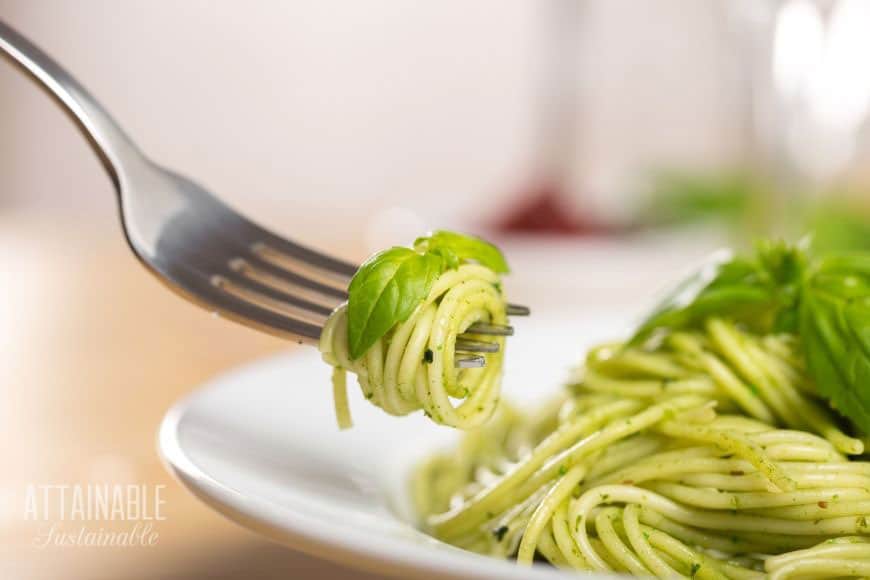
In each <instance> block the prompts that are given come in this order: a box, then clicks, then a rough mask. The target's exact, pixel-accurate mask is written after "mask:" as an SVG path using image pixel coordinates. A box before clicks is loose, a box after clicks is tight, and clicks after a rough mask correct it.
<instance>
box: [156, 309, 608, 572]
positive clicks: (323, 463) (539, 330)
mask: <svg viewBox="0 0 870 580" xmlns="http://www.w3.org/2000/svg"><path fill="white" fill-rule="evenodd" d="M566 320H567V321H571V322H570V323H566V322H564V321H566ZM517 326H518V329H517V335H516V336H515V337H513V338H512V339H511V340H510V342H509V346H508V349H509V350H508V353H507V363H506V367H507V368H506V376H505V385H504V388H505V391H506V393H507V396H508V397H509V399H510V400H514V401H520V402H527V401H543V400H546V398H547V397H548V396H549V395H550V394H552V393H554V392H556V390H557V389H558V385H559V384H560V382H561V381H562V379H563V378H564V376H565V374H566V372H567V370H568V369H569V367H571V366H572V365H574V364H576V362H577V361H578V360H580V357H581V356H582V353H583V352H584V350H585V349H586V347H588V346H589V345H590V344H591V343H592V342H593V341H595V340H600V339H606V338H612V337H614V336H619V335H620V334H621V331H622V330H623V328H624V327H623V326H622V324H620V322H619V318H614V317H612V316H600V315H599V316H596V317H595V318H594V319H591V318H590V317H589V316H588V315H586V316H582V317H581V316H579V315H578V316H574V315H565V316H563V317H562V318H561V321H560V320H558V319H550V320H547V317H546V316H543V315H539V314H537V313H536V314H535V317H534V320H532V319H529V320H524V321H518V323H517ZM328 377H329V369H328V368H327V367H326V366H325V365H324V364H323V363H322V362H321V361H320V358H319V355H318V353H317V352H315V351H314V350H313V349H309V350H306V351H302V350H300V351H298V352H293V353H291V354H288V355H284V356H279V357H275V358H272V359H268V360H264V361H261V362H256V363H253V364H250V365H248V366H245V367H242V368H240V369H238V370H235V371H232V372H229V373H227V374H225V375H223V376H220V377H218V378H216V379H214V380H212V381H210V382H208V383H207V384H206V385H204V386H203V387H202V388H200V389H199V390H197V391H196V392H194V393H193V394H192V395H191V396H189V397H187V398H186V399H184V400H183V401H181V402H179V403H178V404H176V405H175V407H173V408H172V409H171V410H170V411H169V413H168V414H167V415H166V417H165V419H164V421H163V424H162V426H161V428H160V437H159V444H160V450H161V453H162V454H163V457H164V459H165V461H166V463H167V464H168V466H169V468H170V470H171V471H172V472H173V473H174V474H175V475H176V476H177V477H178V478H179V479H180V480H181V482H182V483H183V484H184V485H185V486H187V487H188V488H189V489H190V490H191V491H192V492H193V493H194V494H196V495H197V496H198V497H199V498H200V499H202V500H203V501H204V502H206V503H207V504H208V505H210V506H211V507H213V508H214V509H216V510H218V511H220V512H221V513H223V514H224V515H226V516H228V517H229V518H231V519H233V520H235V521H236V522H238V523H240V524H241V525H243V526H245V527H248V528H250V529H252V530H255V531H257V532H259V533H262V534H264V535H266V536H268V537H269V538H271V539H273V540H276V541H278V542H281V543H284V544H287V545H288V546H291V547H293V548H295V549H298V550H301V551H304V552H308V553H311V554H314V555H316V556H320V557H323V558H327V559H330V560H335V561H340V562H341V563H343V564H344V565H346V566H352V567H358V568H362V569H366V570H370V571H376V572H379V573H383V574H391V575H396V576H401V577H403V578H409V577H420V578H423V577H425V578H433V577H437V578H460V577H461V578H493V579H495V578H498V579H499V580H504V579H511V578H516V579H524V580H525V579H534V578H542V579H545V578H554V577H564V576H562V575H561V574H560V573H559V572H557V571H556V570H554V569H551V568H548V567H544V566H540V567H535V568H534V569H533V570H529V569H526V568H520V567H518V566H516V565H515V564H512V563H509V562H504V561H499V560H496V559H492V558H486V557H483V556H478V555H476V554H472V553H468V552H465V551H462V550H459V549H457V548H454V547H452V546H448V545H446V544H444V543H441V542H439V541H436V540H434V539H432V538H430V537H428V536H426V535H425V534H423V533H421V532H419V531H418V530H417V529H416V528H415V526H414V517H413V513H411V510H410V507H409V501H408V497H407V481H408V475H409V470H410V469H411V468H412V467H413V466H414V464H415V462H416V461H418V460H419V459H420V458H422V457H424V456H425V455H426V454H427V453H430V452H431V451H433V450H434V449H437V448H438V447H439V446H443V445H450V444H451V442H453V441H455V440H456V437H457V433H456V432H454V431H452V430H450V429H447V428H444V427H437V426H435V425H433V424H431V423H430V422H429V421H428V420H427V419H425V418H424V417H422V416H421V415H419V414H416V415H414V416H410V417H403V418H396V417H391V416H388V415H387V414H385V413H383V412H382V411H381V410H380V409H377V408H375V407H374V406H372V405H370V404H369V403H368V402H367V401H365V400H364V399H363V398H362V396H361V395H360V394H359V389H358V388H354V389H352V393H351V409H352V412H353V416H354V423H355V426H354V428H353V429H351V430H349V431H343V432H341V431H339V430H338V428H337V427H336V424H335V418H334V415H333V409H332V394H331V389H330V387H329V380H328ZM354 385H355V382H354Z"/></svg>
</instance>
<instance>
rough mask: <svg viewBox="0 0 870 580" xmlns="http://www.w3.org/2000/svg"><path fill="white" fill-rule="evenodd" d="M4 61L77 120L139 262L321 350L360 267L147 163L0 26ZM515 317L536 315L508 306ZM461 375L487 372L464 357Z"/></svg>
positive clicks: (198, 296) (477, 360)
mask: <svg viewBox="0 0 870 580" xmlns="http://www.w3.org/2000/svg"><path fill="white" fill-rule="evenodd" d="M0 54H3V55H5V56H6V57H7V58H8V59H9V60H10V61H11V62H12V63H13V64H15V65H17V66H18V67H19V68H20V69H21V70H22V71H24V72H25V73H27V75H28V76H29V77H30V78H31V79H33V80H35V81H36V82H37V84H38V85H39V86H40V87H41V88H43V89H44V90H45V91H46V92H47V93H48V94H49V95H50V96H51V97H53V98H54V100H55V102H56V103H57V104H58V105H60V107H61V108H62V109H63V110H64V111H65V112H66V113H67V114H68V115H69V116H70V117H71V118H72V120H73V121H74V122H75V124H76V125H77V126H78V128H79V129H80V130H81V132H82V133H83V135H84V136H85V138H86V139H87V140H88V142H89V143H90V145H91V147H92V148H93V150H94V151H95V152H96V154H97V156H98V157H99V158H100V161H101V162H102V164H103V167H105V169H106V171H107V172H108V174H109V177H110V178H111V179H112V183H113V184H114V186H115V190H116V191H117V194H118V202H119V206H120V213H121V225H122V227H123V230H124V236H125V237H126V239H127V242H128V244H129V246H130V248H131V249H132V250H133V253H134V254H135V255H136V256H137V257H138V258H139V260H140V261H141V262H142V264H144V265H145V266H146V267H147V268H148V269H149V270H151V272H153V273H154V274H155V275H157V277H158V278H159V279H160V280H162V281H163V282H164V283H166V284H167V285H168V286H169V287H170V288H171V289H172V290H175V291H177V292H179V293H180V294H181V295H183V296H184V297H185V298H187V299H188V300H190V301H191V302H194V303H196V304H199V305H200V306H203V307H204V308H207V309H208V310H210V311H212V312H215V313H218V314H220V315H221V316H225V317H226V318H229V319H232V320H235V321H237V322H240V323H242V324H245V325H247V326H251V327H254V328H257V329H259V330H262V331H265V332H269V333H271V334H276V335H278V336H281V337H284V338H289V339H292V340H295V341H298V342H300V343H308V344H316V343H317V341H318V339H319V338H320V332H321V329H322V326H323V323H324V321H325V320H326V317H327V316H329V314H330V313H331V312H332V310H333V309H334V308H335V307H336V306H337V305H338V304H340V303H341V302H343V301H344V300H346V299H347V292H346V288H347V285H348V282H349V280H350V278H351V277H352V276H353V274H354V273H355V272H356V269H357V268H356V266H354V265H353V264H349V263H347V262H344V261H341V260H338V259H336V258H334V257H332V256H328V255H326V254H323V253H321V252H318V251H317V250H313V249H311V248H307V247H305V246H301V245H299V244H296V243H295V242H292V241H290V240H288V239H286V238H282V237H280V236H277V235H275V234H273V233H271V232H269V231H267V230H265V229H263V228H262V227H260V226H258V225H256V224H254V223H253V222H251V221H249V220H247V219H246V218H244V217H242V216H241V215H239V214H238V213H236V212H235V211H234V210H233V209H231V208H230V207H229V206H227V205H226V204H224V203H223V202H222V201H220V200H219V199H218V198H217V197H215V196H214V195H212V194H210V193H209V192H208V191H206V190H205V189H204V188H203V187H201V186H200V185H198V184H197V183H195V182H193V181H191V180H190V179H189V178H187V177H185V176H183V175H180V174H178V173H175V172H174V171H171V170H169V169H166V168H165V167H161V166H160V165H158V164H156V163H154V162H153V161H151V160H150V159H148V158H147V157H146V156H145V155H144V154H143V153H142V151H140V150H139V148H138V147H137V146H136V144H135V143H133V141H132V140H131V139H130V138H129V137H128V136H127V134H126V133H125V132H124V131H123V129H121V127H120V126H119V125H118V124H117V123H116V122H115V121H114V119H112V117H111V116H110V115H109V113H108V112H107V111H106V110H105V109H104V108H103V107H102V105H100V104H99V103H98V102H97V101H96V99H94V98H93V97H92V96H91V95H90V93H88V91H87V90H85V88H84V87H82V86H81V85H80V84H79V83H78V81H76V80H75V79H74V78H73V77H72V76H71V75H70V74H69V73H68V72H67V71H66V70H64V69H63V68H62V67H61V66H60V65H59V64H58V63H57V62H55V61H54V59H52V58H51V57H49V56H48V55H47V54H45V53H44V52H43V51H42V50H41V49H39V48H38V47H37V46H35V45H34V44H33V43H32V42H30V41H29V40H28V39H27V38H25V37H24V36H22V35H21V34H19V33H18V32H16V31H15V30H14V29H12V28H11V27H9V26H8V25H7V24H5V23H4V22H3V21H2V20H0ZM508 312H509V314H513V315H526V314H528V313H529V310H528V308H525V307H523V306H516V305H510V306H509V308H508ZM468 332H469V333H471V336H468V335H464V336H462V337H461V338H460V339H459V340H457V347H456V349H457V350H458V351H460V352H470V353H475V352H493V351H494V350H498V345H497V344H495V343H492V342H487V341H484V340H481V339H480V335H510V334H513V328H512V327H510V326H498V325H489V324H476V325H472V326H471V327H469V329H468ZM456 360H457V362H456V364H457V366H459V367H479V366H483V365H484V364H485V362H486V361H485V358H484V357H483V356H480V355H471V356H459V357H456Z"/></svg>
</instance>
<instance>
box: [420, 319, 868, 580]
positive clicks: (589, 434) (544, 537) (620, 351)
mask: <svg viewBox="0 0 870 580" xmlns="http://www.w3.org/2000/svg"><path fill="white" fill-rule="evenodd" d="M863 453H864V442H863V440H862V438H861V435H860V434H857V433H854V432H850V430H849V428H848V427H847V426H845V425H844V424H843V421H842V420H841V419H840V418H839V417H837V416H835V415H834V414H833V413H832V412H831V411H830V410H829V407H828V405H827V403H825V402H824V401H822V400H821V399H820V398H819V397H818V396H817V395H816V394H815V390H814V386H813V384H812V382H811V381H810V380H809V379H808V378H807V372H806V369H805V367H804V362H803V359H802V356H801V354H800V351H799V349H798V346H797V343H796V340H795V337H794V336H791V335H773V334H771V335H757V334H753V333H750V332H748V331H746V330H744V329H742V328H740V327H739V326H737V325H736V324H733V323H731V322H728V321H726V320H723V319H718V318H710V319H708V320H707V321H706V322H705V323H703V324H702V325H701V329H700V330H692V331H671V332H669V333H668V334H666V335H664V336H659V337H658V338H657V339H656V340H654V342H652V343H651V344H649V343H648V344H646V345H644V346H638V347H635V346H621V345H604V346H600V347H598V348H596V349H593V350H592V351H591V352H590V353H589V355H588V356H587V360H586V362H585V364H584V365H583V366H582V368H580V369H578V370H577V371H576V373H575V374H574V376H573V377H572V380H571V384H570V385H569V386H568V387H567V389H566V391H565V392H564V393H563V394H562V395H561V396H560V397H559V398H558V399H557V400H555V401H554V402H553V403H551V404H549V405H548V406H547V407H546V408H545V409H543V410H541V411H540V412H539V413H537V414H532V415H529V416H526V415H523V414H521V413H518V412H516V411H514V410H512V409H509V408H507V407H506V406H504V405H503V406H501V407H500V408H499V410H498V412H497V413H496V414H495V416H494V418H493V420H492V421H491V422H490V423H489V424H487V425H486V426H484V427H483V428H482V429H479V430H476V431H473V432H471V433H469V434H467V435H466V436H465V438H464V439H463V441H462V443H461V444H460V446H459V449H458V450H455V451H454V452H452V453H450V454H449V455H448V454H443V455H436V456H434V457H432V458H431V459H429V460H428V461H427V462H426V463H424V464H423V465H421V466H420V467H419V469H418V470H417V472H416V476H415V481H414V496H415V499H416V502H417V506H418V511H419V513H420V514H421V517H422V518H423V520H424V527H425V528H426V529H427V530H428V531H429V532H430V533H431V534H433V535H434V536H436V537H437V538H440V539H441V540H443V541H445V542H448V543H451V544H453V545H456V546H459V547H462V548H465V549H468V550H472V551H475V552H479V553H482V554H489V555H492V556H497V557H501V558H516V560H517V561H518V562H519V563H521V564H530V563H531V562H532V561H533V560H535V559H542V560H545V561H547V562H549V563H551V564H553V565H555V566H557V567H560V568H570V569H579V570H592V571H613V572H619V573H630V574H634V575H642V576H656V577H660V578H672V577H691V578H737V579H744V578H745V579H751V578H764V577H770V578H775V579H785V578H795V577H813V578H824V577H863V576H868V575H870V462H867V461H862V460H860V456H861V455H862V454H863Z"/></svg>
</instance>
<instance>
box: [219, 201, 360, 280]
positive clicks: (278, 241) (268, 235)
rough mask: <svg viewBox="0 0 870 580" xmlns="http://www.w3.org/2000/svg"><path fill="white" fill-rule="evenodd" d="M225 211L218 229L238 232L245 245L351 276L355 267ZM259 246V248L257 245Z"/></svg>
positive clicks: (232, 211) (226, 207) (235, 213)
mask: <svg viewBox="0 0 870 580" xmlns="http://www.w3.org/2000/svg"><path fill="white" fill-rule="evenodd" d="M219 203H221V204H222V205H224V207H225V209H226V210H227V211H225V212H221V214H222V215H221V216H220V218H219V219H220V222H221V223H220V224H219V227H221V229H224V231H230V232H238V233H241V234H242V235H241V236H240V240H244V241H245V242H246V245H247V244H252V245H253V246H254V247H256V248H260V249H261V248H262V247H268V248H271V249H272V250H274V251H275V252H278V253H280V254H286V255H287V256H290V257H292V258H295V259H296V260H298V261H300V262H303V263H305V264H308V265H309V266H311V267H313V268H317V269H319V270H322V271H325V272H332V273H336V274H340V275H342V276H353V275H354V273H355V272H356V269H357V267H356V266H354V265H353V264H350V263H348V262H345V261H344V260H339V259H337V258H333V257H332V256H329V255H327V254H324V253H322V252H318V251H317V250H313V249H311V248H308V247H306V246H302V245H300V244H297V243H295V242H291V241H290V240H287V239H285V238H282V237H281V236H278V235H276V234H273V233H272V232H270V231H269V230H267V229H266V228H264V227H262V226H259V225H257V224H255V223H254V222H252V221H250V220H248V219H247V218H245V217H243V216H242V215H240V214H239V213H237V212H236V211H235V210H234V209H232V208H230V207H229V206H226V204H223V202H219ZM257 244H259V246H258V245H257Z"/></svg>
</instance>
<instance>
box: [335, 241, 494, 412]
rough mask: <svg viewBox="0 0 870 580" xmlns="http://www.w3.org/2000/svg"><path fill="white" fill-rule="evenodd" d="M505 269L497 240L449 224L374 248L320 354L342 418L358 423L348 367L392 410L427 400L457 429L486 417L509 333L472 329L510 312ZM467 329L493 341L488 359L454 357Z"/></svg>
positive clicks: (426, 405) (371, 396)
mask: <svg viewBox="0 0 870 580" xmlns="http://www.w3.org/2000/svg"><path fill="white" fill-rule="evenodd" d="M507 271H508V267H507V263H506V262H505V260H504V256H503V255H502V254H501V252H500V251H499V250H498V249H497V248H496V247H495V246H493V245H492V244H490V243H489V242H486V241H484V240H482V239H480V238H476V237H473V236H468V235H464V234H457V233H455V232H447V231H436V232H433V233H431V234H429V235H427V236H425V237H422V238H418V239H417V240H416V241H415V242H414V246H413V248H406V247H398V246H397V247H393V248H390V249H388V250H385V251H383V252H379V253H377V254H375V255H374V256H372V257H371V258H369V259H368V260H367V261H366V263H365V264H363V265H362V267H360V269H359V271H358V272H357V273H356V275H355V276H354V277H353V280H351V283H350V287H349V289H348V300H347V302H345V303H344V304H342V305H340V306H339V307H338V308H336V309H335V310H334V311H333V313H332V314H331V316H330V317H329V319H328V320H327V321H326V324H325V325H324V328H323V331H322V333H321V336H320V351H321V354H322V356H323V360H324V361H325V362H326V363H327V364H329V365H331V366H332V367H333V372H332V383H333V397H334V400H335V411H336V418H337V422H338V425H339V426H340V427H341V428H342V429H346V428H348V427H350V426H351V425H352V421H351V416H350V408H349V404H348V397H347V373H348V372H350V373H352V374H354V375H356V377H357V381H358V382H359V385H360V388H361V389H362V392H363V395H364V396H365V398H366V399H368V400H369V401H370V402H371V403H373V404H374V405H377V406H378V407H380V408H381V409H383V410H384V411H386V412H387V413H390V414H391V415H407V414H409V413H412V412H414V411H418V410H420V409H422V410H423V412H424V413H425V414H426V415H427V416H428V417H429V418H430V419H432V421H434V422H436V423H439V424H442V425H448V426H450V427H455V428H458V429H472V428H475V427H479V426H481V425H482V424H483V423H485V422H486V421H487V420H488V419H489V418H490V417H492V415H493V413H494V412H495V410H496V407H497V406H498V401H499V396H500V392H501V375H502V362H503V360H504V349H505V339H504V337H503V336H489V337H487V336H482V335H480V334H475V333H474V332H473V330H474V329H473V328H471V327H472V325H473V324H475V323H485V324H489V325H504V324H505V323H506V322H507V314H506V309H507V302H506V301H505V296H504V293H503V291H502V286H501V274H504V273H506V272H507ZM460 336H461V338H462V340H464V341H477V342H482V341H486V342H487V343H488V346H490V347H494V350H493V351H489V352H484V353H481V354H480V355H478V356H477V358H479V359H483V361H484V363H483V366H480V367H476V368H467V367H465V366H463V365H461V364H457V363H458V358H459V357H458V355H457V352H456V351H457V347H458V346H459V345H458V344H457V339H458V338H460ZM460 350H461V349H460Z"/></svg>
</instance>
